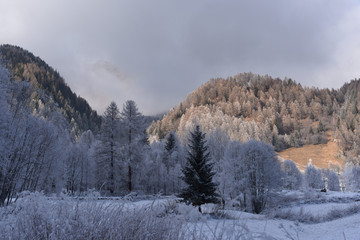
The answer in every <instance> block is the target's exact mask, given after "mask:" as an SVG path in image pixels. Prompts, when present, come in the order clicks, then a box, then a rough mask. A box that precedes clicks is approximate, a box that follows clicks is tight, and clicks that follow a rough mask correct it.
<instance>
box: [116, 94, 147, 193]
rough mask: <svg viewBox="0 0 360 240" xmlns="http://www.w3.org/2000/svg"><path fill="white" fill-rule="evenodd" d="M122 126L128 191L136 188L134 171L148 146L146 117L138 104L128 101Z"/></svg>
mask: <svg viewBox="0 0 360 240" xmlns="http://www.w3.org/2000/svg"><path fill="white" fill-rule="evenodd" d="M120 118H121V124H122V128H123V131H124V133H123V143H124V145H123V149H122V152H123V157H124V159H125V161H126V163H127V165H128V166H127V168H128V170H127V175H128V176H127V177H128V183H127V185H128V191H129V192H131V191H133V188H134V178H135V177H134V176H133V175H134V170H136V169H135V168H136V167H139V163H140V162H141V158H142V154H143V151H144V150H145V148H144V146H145V145H147V144H148V143H147V141H144V139H145V138H146V135H145V134H146V132H145V131H144V130H145V126H144V116H143V115H142V114H141V113H140V112H139V110H138V108H137V106H136V103H135V102H134V101H132V100H128V101H126V102H125V104H124V105H123V110H122V112H121V113H120Z"/></svg>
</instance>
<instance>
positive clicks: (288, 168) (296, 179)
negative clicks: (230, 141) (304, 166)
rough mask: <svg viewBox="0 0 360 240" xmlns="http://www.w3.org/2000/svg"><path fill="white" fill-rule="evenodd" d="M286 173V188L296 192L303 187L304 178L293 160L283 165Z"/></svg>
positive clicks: (286, 161)
mask: <svg viewBox="0 0 360 240" xmlns="http://www.w3.org/2000/svg"><path fill="white" fill-rule="evenodd" d="M281 167H282V171H283V173H284V188H285V189H289V190H296V189H299V188H300V187H301V186H302V181H303V176H302V174H301V172H300V171H299V169H298V168H297V167H296V165H295V163H294V162H293V161H291V160H285V161H284V162H283V163H282V165H281Z"/></svg>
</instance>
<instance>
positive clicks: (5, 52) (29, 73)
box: [0, 44, 101, 132]
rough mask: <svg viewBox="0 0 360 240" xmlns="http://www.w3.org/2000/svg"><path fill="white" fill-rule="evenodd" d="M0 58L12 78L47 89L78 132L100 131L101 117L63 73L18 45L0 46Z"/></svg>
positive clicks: (46, 91)
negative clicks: (74, 88) (70, 84)
mask: <svg viewBox="0 0 360 240" xmlns="http://www.w3.org/2000/svg"><path fill="white" fill-rule="evenodd" d="M0 55H1V57H2V60H3V61H4V63H5V65H6V67H7V68H8V69H9V71H10V72H11V74H12V78H13V79H16V80H18V81H29V82H30V83H31V84H32V85H33V86H34V87H36V88H39V89H41V90H44V91H45V93H46V94H48V95H49V96H51V97H52V98H53V99H54V101H55V102H56V103H57V104H58V106H59V107H60V109H61V110H63V112H64V115H65V117H66V118H67V119H68V120H69V122H72V124H75V123H76V125H77V128H78V131H79V132H82V131H86V130H88V129H91V130H92V131H94V132H96V131H97V130H98V129H99V126H100V123H101V118H100V117H99V116H98V114H97V112H96V111H95V110H93V109H92V108H91V107H90V105H89V104H88V103H87V101H86V100H85V99H83V98H81V97H79V96H77V95H76V94H75V93H74V92H73V91H72V90H71V89H70V87H69V86H68V85H67V84H66V83H65V80H64V79H63V78H62V77H61V76H60V74H59V73H58V72H57V71H56V70H54V69H53V68H52V67H50V66H49V65H48V64H47V63H46V62H44V61H43V60H42V59H41V58H39V57H36V56H34V54H32V53H31V52H29V51H27V50H24V49H22V48H21V47H18V46H12V45H9V44H5V45H1V46H0Z"/></svg>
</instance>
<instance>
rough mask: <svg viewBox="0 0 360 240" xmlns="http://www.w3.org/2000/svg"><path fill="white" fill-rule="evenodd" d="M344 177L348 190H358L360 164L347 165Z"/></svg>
mask: <svg viewBox="0 0 360 240" xmlns="http://www.w3.org/2000/svg"><path fill="white" fill-rule="evenodd" d="M343 177H344V182H345V187H346V190H349V191H358V190H359V189H360V166H354V165H351V166H347V167H346V168H345V171H344V173H343Z"/></svg>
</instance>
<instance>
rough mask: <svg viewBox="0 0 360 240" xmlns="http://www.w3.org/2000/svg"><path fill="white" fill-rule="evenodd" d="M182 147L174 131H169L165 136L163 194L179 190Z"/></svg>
mask: <svg viewBox="0 0 360 240" xmlns="http://www.w3.org/2000/svg"><path fill="white" fill-rule="evenodd" d="M181 157H182V149H181V145H180V143H179V140H178V138H177V135H176V133H174V132H173V131H171V132H170V133H169V134H168V135H167V136H166V138H165V142H164V153H163V158H162V159H163V164H164V166H165V169H166V174H165V176H164V178H163V181H164V194H169V193H178V192H179V190H180V184H181V183H180V181H179V180H180V179H179V178H180V175H181V165H182V163H181Z"/></svg>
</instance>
